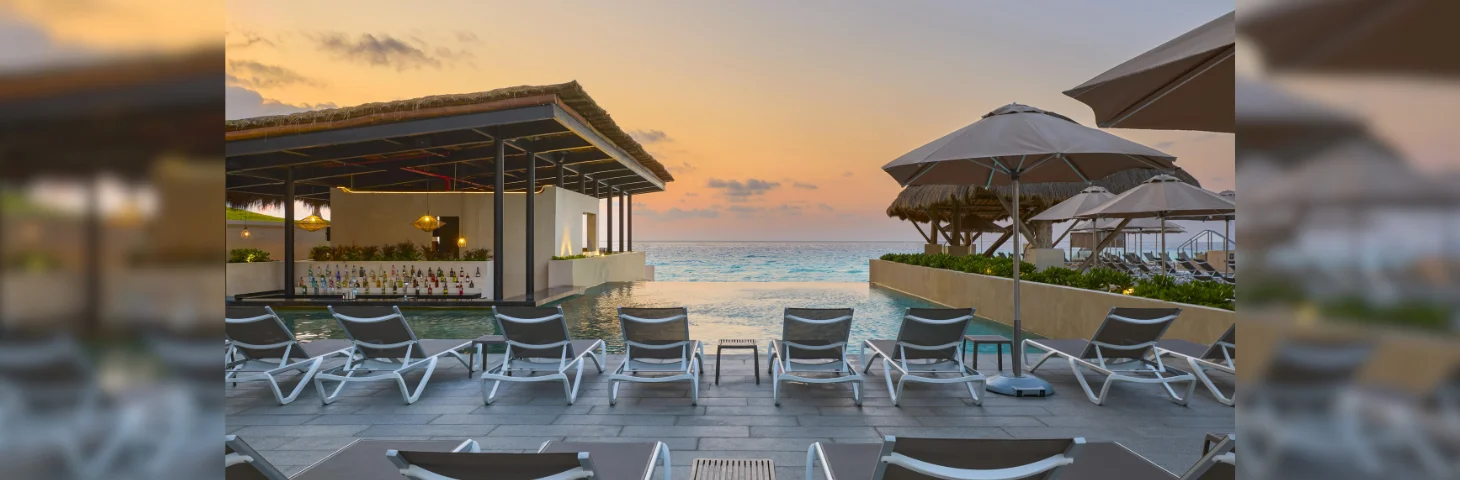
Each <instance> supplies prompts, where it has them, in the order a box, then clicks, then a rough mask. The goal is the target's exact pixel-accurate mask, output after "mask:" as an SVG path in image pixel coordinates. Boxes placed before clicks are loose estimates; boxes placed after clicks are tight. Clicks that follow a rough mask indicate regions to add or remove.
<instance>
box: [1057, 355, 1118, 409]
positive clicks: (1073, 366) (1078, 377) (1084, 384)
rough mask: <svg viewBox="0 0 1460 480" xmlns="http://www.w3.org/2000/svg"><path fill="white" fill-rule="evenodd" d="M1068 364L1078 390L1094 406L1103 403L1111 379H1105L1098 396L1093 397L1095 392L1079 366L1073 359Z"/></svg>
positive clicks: (1108, 390)
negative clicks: (1078, 385) (1082, 390)
mask: <svg viewBox="0 0 1460 480" xmlns="http://www.w3.org/2000/svg"><path fill="white" fill-rule="evenodd" d="M1069 362H1070V371H1071V372H1074V374H1075V381H1077V382H1079V383H1080V388H1081V389H1084V390H1085V396H1086V397H1089V398H1090V402H1091V403H1094V404H1096V405H1100V404H1102V403H1104V402H1105V394H1106V393H1108V392H1110V379H1111V377H1110V376H1107V377H1105V384H1104V385H1102V386H1101V387H1100V396H1095V391H1094V390H1091V389H1090V383H1089V382H1088V381H1086V380H1085V374H1084V373H1082V372H1080V364H1079V363H1076V362H1075V359H1073V358H1071V359H1069ZM1040 363H1043V361H1042V360H1041V362H1040Z"/></svg>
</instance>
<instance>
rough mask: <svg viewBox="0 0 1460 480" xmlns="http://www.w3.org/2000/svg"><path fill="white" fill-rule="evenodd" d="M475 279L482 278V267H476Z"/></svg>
mask: <svg viewBox="0 0 1460 480" xmlns="http://www.w3.org/2000/svg"><path fill="white" fill-rule="evenodd" d="M477 278H482V267H477Z"/></svg>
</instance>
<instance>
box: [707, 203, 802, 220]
mask: <svg viewBox="0 0 1460 480" xmlns="http://www.w3.org/2000/svg"><path fill="white" fill-rule="evenodd" d="M725 211H727V212H730V213H733V214H735V215H737V216H739V217H741V218H749V217H752V216H755V215H757V214H760V215H765V214H785V215H792V216H796V215H801V212H802V211H803V208H802V207H801V206H800V205H790V204H783V205H777V206H775V207H752V206H748V205H731V206H729V207H725Z"/></svg>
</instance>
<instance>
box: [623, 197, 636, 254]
mask: <svg viewBox="0 0 1460 480" xmlns="http://www.w3.org/2000/svg"><path fill="white" fill-rule="evenodd" d="M625 196H627V197H628V198H629V220H628V221H627V222H624V226H626V227H629V242H628V243H627V244H626V245H628V247H629V251H630V252H632V251H634V195H633V194H625Z"/></svg>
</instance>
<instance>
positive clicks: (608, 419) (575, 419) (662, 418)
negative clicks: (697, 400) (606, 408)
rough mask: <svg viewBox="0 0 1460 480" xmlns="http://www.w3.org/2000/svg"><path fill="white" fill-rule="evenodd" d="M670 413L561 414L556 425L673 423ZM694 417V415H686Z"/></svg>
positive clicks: (673, 418)
mask: <svg viewBox="0 0 1460 480" xmlns="http://www.w3.org/2000/svg"><path fill="white" fill-rule="evenodd" d="M675 418H678V417H674V416H671V415H563V416H560V417H558V418H557V421H555V422H553V423H555V424H558V425H674V420H675ZM686 418H694V417H686Z"/></svg>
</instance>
